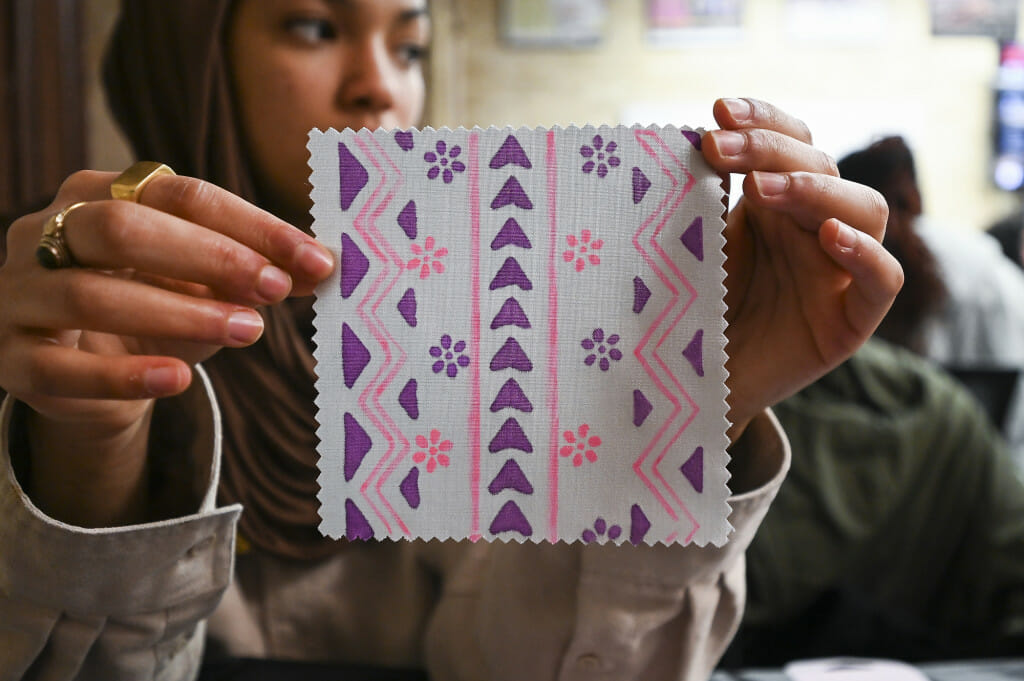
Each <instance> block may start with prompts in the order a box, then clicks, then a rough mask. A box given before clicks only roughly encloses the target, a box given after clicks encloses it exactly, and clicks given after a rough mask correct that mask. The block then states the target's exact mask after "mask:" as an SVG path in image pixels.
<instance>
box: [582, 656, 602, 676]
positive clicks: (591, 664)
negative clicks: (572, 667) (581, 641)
mask: <svg viewBox="0 0 1024 681" xmlns="http://www.w3.org/2000/svg"><path fill="white" fill-rule="evenodd" d="M576 666H577V667H578V668H580V669H581V670H583V671H587V672H596V671H598V670H600V669H601V658H600V657H598V656H597V655H594V654H593V653H587V654H585V655H580V656H579V657H577V658H576Z"/></svg>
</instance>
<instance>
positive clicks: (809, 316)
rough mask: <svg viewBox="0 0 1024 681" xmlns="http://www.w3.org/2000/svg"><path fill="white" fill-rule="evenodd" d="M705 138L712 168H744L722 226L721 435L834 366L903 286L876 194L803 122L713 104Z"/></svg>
mask: <svg viewBox="0 0 1024 681" xmlns="http://www.w3.org/2000/svg"><path fill="white" fill-rule="evenodd" d="M714 115H715V120H716V121H717V122H718V124H719V125H720V126H721V128H722V129H721V130H712V131H709V132H708V133H707V134H706V135H705V136H704V140H703V145H702V147H703V152H704V157H705V159H707V161H708V163H709V164H711V166H712V167H713V168H714V169H715V170H717V171H718V172H720V173H723V174H725V173H742V174H745V175H746V177H745V178H744V181H743V194H744V196H743V198H742V199H740V202H739V204H738V205H737V206H736V208H735V209H734V210H733V211H732V212H731V213H730V214H729V216H728V218H727V221H726V228H725V237H726V245H725V253H726V264H725V269H726V280H725V285H726V290H727V293H726V298H725V299H726V304H727V305H728V312H727V314H726V321H727V322H728V327H727V329H726V336H727V338H728V345H727V348H726V349H727V352H728V355H729V360H728V363H727V365H726V366H727V368H728V370H729V379H728V385H729V389H730V396H729V406H730V411H729V419H730V420H731V421H732V423H733V426H732V428H731V429H730V433H729V434H730V437H731V438H732V441H733V442H735V441H736V439H737V438H738V437H739V435H740V434H741V433H742V432H743V430H744V429H745V428H746V426H747V424H748V423H749V422H750V420H751V419H752V418H753V417H754V416H755V415H757V414H758V413H759V412H760V411H762V410H763V409H765V408H766V407H769V406H771V405H773V404H775V403H776V402H778V401H780V400H782V399H784V398H785V397H788V396H789V395H791V394H793V393H794V392H796V391H798V390H800V389H801V388H803V387H804V386H806V385H808V384H810V383H812V382H813V381H815V380H817V379H818V378H819V377H821V376H822V375H824V374H825V373H827V372H828V371H830V370H831V369H833V368H834V367H836V366H837V365H839V364H840V363H842V362H843V361H844V360H845V359H846V358H848V357H849V356H850V355H852V354H853V353H854V351H856V350H857V348H859V347H860V346H861V345H862V344H863V343H864V342H865V341H866V340H867V339H868V338H869V337H870V336H871V334H872V333H873V332H874V330H875V327H877V326H878V324H879V322H881V320H882V318H883V317H884V316H885V314H886V312H887V311H888V310H889V306H890V305H891V304H892V301H893V299H894V298H895V297H896V293H897V292H898V291H899V290H900V287H901V286H902V285H903V270H902V269H901V268H900V265H899V263H898V262H897V261H896V259H895V258H893V257H892V255H890V254H889V252H888V251H886V250H885V249H884V248H883V247H882V245H881V240H882V237H883V236H884V234H885V223H886V217H887V215H888V209H887V207H886V204H885V200H884V199H883V198H882V197H881V195H880V194H878V193H877V192H875V191H874V190H872V189H869V188H868V187H865V186H863V185H859V184H855V183H852V182H848V181H846V180H842V179H840V178H839V172H838V170H837V169H836V164H835V161H834V160H833V159H832V158H831V157H830V156H828V155H827V154H825V153H823V152H822V151H820V150H818V149H815V148H814V147H813V146H812V143H811V134H810V132H809V131H808V129H807V126H806V125H805V124H804V123H803V122H802V121H800V120H798V119H796V118H793V117H792V116H790V115H788V114H786V113H784V112H783V111H781V110H779V109H777V108H776V107H774V106H772V105H770V104H766V103H764V102H760V101H757V100H753V99H721V100H718V101H717V102H715V106H714Z"/></svg>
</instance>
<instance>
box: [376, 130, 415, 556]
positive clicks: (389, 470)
mask: <svg viewBox="0 0 1024 681" xmlns="http://www.w3.org/2000/svg"><path fill="white" fill-rule="evenodd" d="M370 140H371V141H372V142H373V143H374V145H375V146H376V147H377V151H378V153H379V154H380V156H381V157H382V158H383V159H384V160H385V161H387V163H388V165H390V166H391V170H392V173H390V174H389V173H386V172H384V168H382V167H381V166H380V165H379V164H378V163H377V162H376V160H375V158H374V157H373V156H372V155H371V156H370V160H371V161H372V162H373V163H374V165H375V166H377V169H378V170H379V171H381V176H382V177H383V178H384V179H385V181H388V180H391V181H393V186H392V187H391V188H390V189H389V191H388V194H387V196H385V197H384V199H383V201H382V202H381V203H380V205H379V206H378V207H377V209H376V210H374V211H373V212H372V213H371V214H370V223H369V226H370V229H371V230H372V231H373V234H374V235H375V236H376V237H377V238H378V239H379V240H380V242H381V243H382V244H383V245H384V248H385V250H386V251H387V253H388V256H389V257H390V258H391V259H392V260H393V261H394V262H395V263H396V265H398V267H397V271H396V272H395V275H394V277H392V279H391V281H390V282H389V283H388V286H387V287H386V288H385V289H384V291H383V292H381V294H380V295H379V296H378V297H377V299H376V301H374V305H373V308H372V310H373V315H374V318H375V319H377V320H378V321H380V326H381V329H382V330H383V332H384V334H385V336H387V338H388V342H389V343H391V344H393V345H394V346H395V349H396V350H397V351H398V353H399V359H398V361H397V362H395V363H394V365H393V368H392V369H391V371H390V372H389V373H388V375H387V376H386V377H385V379H384V380H383V381H381V382H380V383H379V384H377V390H376V391H375V393H374V396H373V403H374V405H375V406H376V407H377V409H378V410H379V411H380V414H381V415H382V416H383V418H384V420H385V422H387V424H388V426H389V428H390V429H391V432H392V433H394V434H396V435H397V436H398V439H399V441H400V442H401V443H402V446H401V449H400V451H399V454H398V456H397V457H395V456H391V455H389V456H387V457H386V458H385V459H383V460H382V462H384V463H385V464H386V466H387V467H386V468H385V470H384V473H383V475H380V476H378V477H377V484H376V485H374V488H375V489H376V491H377V497H378V498H379V499H380V500H381V502H382V503H383V504H384V507H385V508H387V510H388V511H389V512H390V513H391V515H392V517H393V518H394V519H395V521H396V523H397V524H398V527H399V528H400V529H401V530H402V532H403V534H405V536H407V537H408V536H409V534H410V533H409V528H408V527H407V526H406V524H405V522H404V521H403V520H402V517H401V516H400V515H399V514H398V512H397V511H396V510H395V508H394V506H392V504H391V502H390V501H388V499H387V497H385V496H384V490H383V487H384V483H386V482H387V481H388V478H389V477H391V475H392V474H393V473H394V472H395V469H396V468H397V467H398V464H399V463H401V461H402V459H403V458H404V457H405V454H406V453H407V452H408V450H409V440H408V439H407V438H406V437H405V435H404V434H403V433H402V432H401V430H400V429H399V427H398V424H397V423H395V420H394V419H393V418H391V413H390V411H389V410H387V409H385V408H384V407H383V406H382V405H381V403H380V397H381V395H383V394H384V391H385V390H387V388H388V387H389V386H390V385H391V383H392V382H393V381H394V380H395V376H396V375H397V374H398V372H399V370H400V369H401V368H402V365H403V364H405V358H406V354H405V350H404V349H403V348H402V344H401V343H399V342H397V341H395V339H394V337H393V336H392V335H391V332H390V331H388V328H387V325H386V324H385V323H384V322H383V321H382V320H381V318H380V316H379V314H378V310H379V309H380V305H381V303H382V302H383V301H384V299H385V298H386V297H387V296H388V294H389V293H390V292H391V290H392V289H393V288H394V287H395V284H396V283H397V282H398V280H399V278H401V275H402V272H403V266H402V264H401V259H400V258H399V256H398V252H397V251H395V249H394V248H393V247H392V245H391V242H390V241H388V239H387V237H386V236H385V235H384V233H383V232H382V231H381V230H380V228H379V227H378V226H377V219H378V218H379V217H380V216H381V214H383V213H384V211H385V210H386V209H387V206H388V204H390V203H391V199H392V198H393V197H394V196H395V193H396V192H397V190H398V187H400V186H401V184H402V181H401V180H402V173H401V171H400V170H399V169H398V167H397V166H396V165H395V164H394V162H393V161H392V160H391V158H390V157H389V156H388V155H387V152H385V151H384V148H383V146H381V144H380V142H379V141H378V140H377V138H376V136H371V137H370ZM367 151H368V150H367ZM368 155H369V154H368ZM393 453H394V449H392V450H391V454H393Z"/></svg>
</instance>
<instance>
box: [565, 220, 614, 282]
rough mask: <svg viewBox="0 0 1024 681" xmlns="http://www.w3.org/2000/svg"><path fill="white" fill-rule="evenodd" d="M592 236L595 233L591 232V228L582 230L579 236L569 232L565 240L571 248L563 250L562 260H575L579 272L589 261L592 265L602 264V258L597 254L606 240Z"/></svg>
mask: <svg viewBox="0 0 1024 681" xmlns="http://www.w3.org/2000/svg"><path fill="white" fill-rule="evenodd" d="M592 237H593V234H591V232H590V230H589V229H585V230H583V231H582V232H580V235H579V237H577V236H576V235H575V234H569V235H568V236H566V237H565V242H566V243H567V244H569V248H568V250H565V251H563V252H562V260H564V261H565V262H574V261H575V263H576V271H577V272H582V271H583V268H585V267H586V266H587V263H590V264H591V265H600V264H601V258H600V256H598V255H597V251H599V250H601V247H602V246H604V241H603V240H601V239H592Z"/></svg>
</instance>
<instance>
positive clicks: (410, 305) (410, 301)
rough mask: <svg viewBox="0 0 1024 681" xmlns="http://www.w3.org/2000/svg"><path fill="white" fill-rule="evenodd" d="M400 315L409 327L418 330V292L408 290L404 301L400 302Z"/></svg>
mask: <svg viewBox="0 0 1024 681" xmlns="http://www.w3.org/2000/svg"><path fill="white" fill-rule="evenodd" d="M398 313H399V314H401V315H402V319H404V320H405V323H406V324H408V325H409V326H411V327H413V328H416V291H414V290H413V289H411V288H410V289H406V291H405V293H403V294H402V299H401V300H399V301H398Z"/></svg>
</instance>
